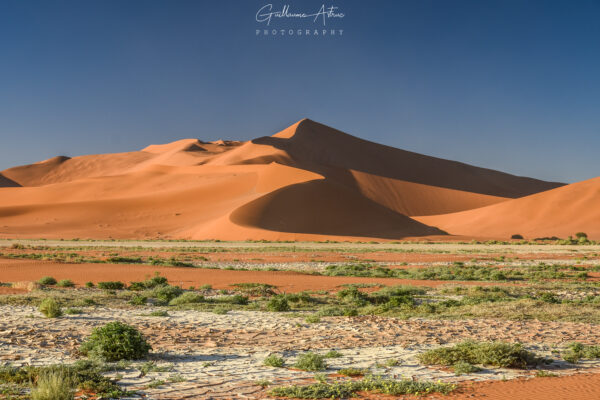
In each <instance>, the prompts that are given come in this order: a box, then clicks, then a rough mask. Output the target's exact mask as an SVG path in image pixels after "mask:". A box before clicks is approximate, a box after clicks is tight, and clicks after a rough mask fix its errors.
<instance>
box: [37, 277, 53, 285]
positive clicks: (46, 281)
mask: <svg viewBox="0 0 600 400" xmlns="http://www.w3.org/2000/svg"><path fill="white" fill-rule="evenodd" d="M38 283H39V284H40V285H56V279H54V278H53V277H51V276H45V277H43V278H41V279H40V280H39V281H38Z"/></svg>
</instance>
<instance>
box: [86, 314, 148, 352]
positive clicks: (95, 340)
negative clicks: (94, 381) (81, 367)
mask: <svg viewBox="0 0 600 400" xmlns="http://www.w3.org/2000/svg"><path fill="white" fill-rule="evenodd" d="M151 349H152V347H151V346H150V345H149V344H148V342H146V340H145V339H144V337H143V336H142V334H141V333H140V332H139V331H138V330H137V329H135V328H134V327H132V326H130V325H127V324H124V323H121V322H118V321H115V322H110V323H108V324H106V325H104V326H103V327H100V328H95V329H94V330H93V331H92V334H91V335H90V336H89V337H88V338H87V340H86V341H85V342H83V344H82V345H81V347H80V351H81V352H82V353H83V354H84V355H88V356H90V357H92V358H99V359H102V360H104V361H109V362H111V361H119V360H138V359H140V358H143V357H145V356H146V355H147V354H148V352H149V351H150V350H151Z"/></svg>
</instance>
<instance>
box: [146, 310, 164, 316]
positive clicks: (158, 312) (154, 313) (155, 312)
mask: <svg viewBox="0 0 600 400" xmlns="http://www.w3.org/2000/svg"><path fill="white" fill-rule="evenodd" d="M148 316H150V317H168V316H169V313H168V312H166V311H165V310H156V311H152V312H151V313H150V314H148Z"/></svg>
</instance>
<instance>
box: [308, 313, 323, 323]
mask: <svg viewBox="0 0 600 400" xmlns="http://www.w3.org/2000/svg"><path fill="white" fill-rule="evenodd" d="M304 321H306V322H307V323H309V324H316V323H319V322H321V318H319V316H318V315H317V314H312V315H309V316H307V317H306V318H304Z"/></svg>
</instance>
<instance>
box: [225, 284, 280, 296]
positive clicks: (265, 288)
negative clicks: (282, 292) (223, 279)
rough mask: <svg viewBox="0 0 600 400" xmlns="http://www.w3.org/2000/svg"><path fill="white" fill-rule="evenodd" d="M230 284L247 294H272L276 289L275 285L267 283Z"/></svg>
mask: <svg viewBox="0 0 600 400" xmlns="http://www.w3.org/2000/svg"><path fill="white" fill-rule="evenodd" d="M231 286H233V287H235V288H236V290H237V291H239V292H242V293H245V294H247V295H249V296H273V295H275V290H274V289H276V286H273V285H269V284H267V283H234V284H233V285H231Z"/></svg>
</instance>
